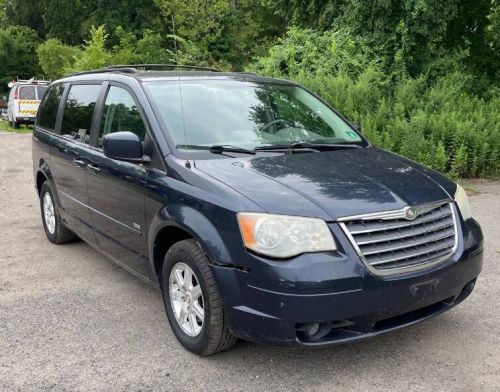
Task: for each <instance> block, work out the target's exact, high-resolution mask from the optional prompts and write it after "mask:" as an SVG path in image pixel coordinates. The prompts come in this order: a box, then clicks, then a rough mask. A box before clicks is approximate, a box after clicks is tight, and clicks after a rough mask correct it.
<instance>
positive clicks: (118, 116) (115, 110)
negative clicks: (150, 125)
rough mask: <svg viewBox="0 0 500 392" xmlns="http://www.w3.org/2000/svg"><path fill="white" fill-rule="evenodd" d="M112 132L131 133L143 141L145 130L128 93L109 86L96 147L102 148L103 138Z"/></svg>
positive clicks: (132, 99) (137, 110)
mask: <svg viewBox="0 0 500 392" xmlns="http://www.w3.org/2000/svg"><path fill="white" fill-rule="evenodd" d="M114 132H132V133H135V134H136V135H137V136H139V139H140V140H141V141H144V136H145V134H146V128H145V126H144V122H143V121H142V117H141V114H140V112H139V109H138V108H137V105H136V103H135V101H134V98H132V96H131V95H130V93H129V92H128V91H127V90H125V89H123V88H120V87H116V86H111V87H110V88H109V91H108V95H107V96H106V101H105V103H104V110H103V114H102V119H101V128H100V130H99V138H98V141H97V145H98V146H99V147H102V146H103V142H104V136H106V135H108V134H110V133H114Z"/></svg>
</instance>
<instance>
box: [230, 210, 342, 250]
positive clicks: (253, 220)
mask: <svg viewBox="0 0 500 392" xmlns="http://www.w3.org/2000/svg"><path fill="white" fill-rule="evenodd" d="M238 222H239V225H240V231H241V236H242V237H243V242H244V243H245V247H247V248H248V249H251V250H253V251H254V252H256V253H260V254H262V255H266V256H271V257H276V258H287V257H292V256H297V255H299V254H301V253H306V252H321V251H331V250H336V249H337V246H336V245H335V241H334V240H333V237H332V234H331V232H330V229H329V228H328V226H327V224H326V222H325V221H324V220H321V219H317V218H303V217H296V216H286V215H273V214H259V213H247V212H240V213H238Z"/></svg>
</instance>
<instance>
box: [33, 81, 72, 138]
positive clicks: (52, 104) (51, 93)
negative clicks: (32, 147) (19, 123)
mask: <svg viewBox="0 0 500 392" xmlns="http://www.w3.org/2000/svg"><path fill="white" fill-rule="evenodd" d="M65 86H66V85H65V84H57V85H55V86H52V87H50V88H49V90H48V92H47V97H46V98H45V100H44V101H43V105H42V107H41V109H40V118H39V120H38V125H40V126H42V127H44V128H47V129H50V130H51V131H53V130H54V129H55V127H56V117H57V110H58V109H59V101H60V100H61V97H62V95H63V92H64V88H65Z"/></svg>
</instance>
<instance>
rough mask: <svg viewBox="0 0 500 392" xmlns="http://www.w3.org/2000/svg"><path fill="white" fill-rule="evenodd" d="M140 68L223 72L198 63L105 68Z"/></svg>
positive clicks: (131, 65) (111, 66)
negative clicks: (200, 65)
mask: <svg viewBox="0 0 500 392" xmlns="http://www.w3.org/2000/svg"><path fill="white" fill-rule="evenodd" d="M138 68H142V69H144V70H147V69H162V68H168V69H191V70H195V71H210V72H222V71H221V70H220V69H217V68H210V67H199V66H197V65H183V64H127V65H110V66H108V67H106V68H104V69H113V70H117V69H119V70H122V69H135V70H137V72H140V71H139V69H138Z"/></svg>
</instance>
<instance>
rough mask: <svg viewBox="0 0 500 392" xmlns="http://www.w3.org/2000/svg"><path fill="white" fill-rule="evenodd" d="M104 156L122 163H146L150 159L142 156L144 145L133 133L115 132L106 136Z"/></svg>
mask: <svg viewBox="0 0 500 392" xmlns="http://www.w3.org/2000/svg"><path fill="white" fill-rule="evenodd" d="M103 149H104V155H105V156H107V157H108V158H111V159H117V160H120V161H127V162H137V163H141V162H142V163H146V162H149V157H146V156H143V155H142V143H141V140H140V139H139V137H138V136H137V135H136V134H135V133H132V132H115V133H110V134H108V135H106V136H104V143H103Z"/></svg>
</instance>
